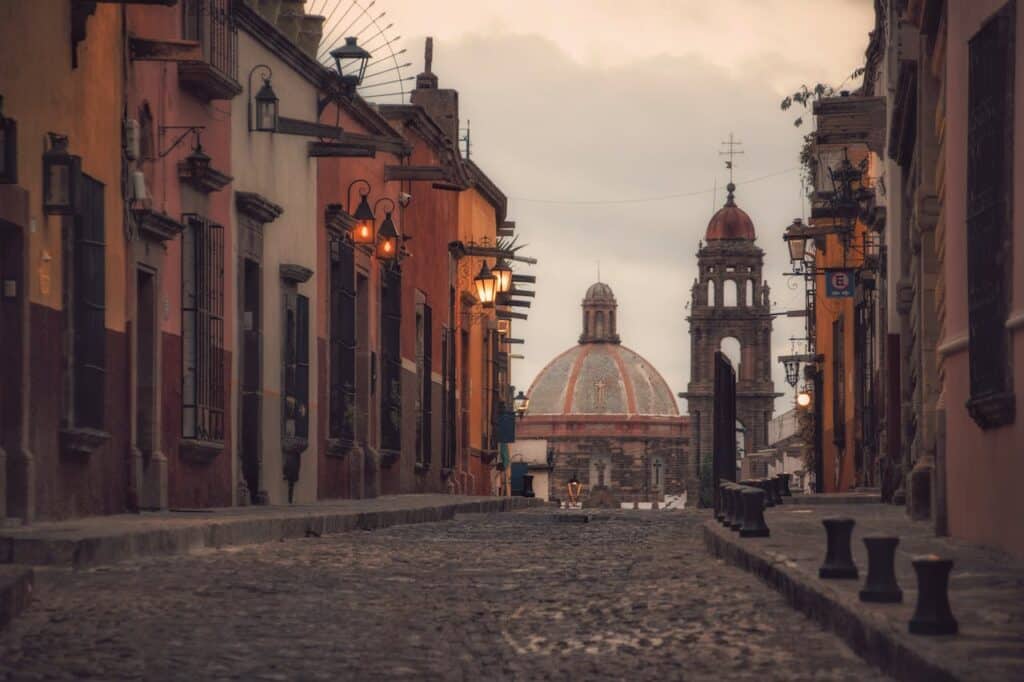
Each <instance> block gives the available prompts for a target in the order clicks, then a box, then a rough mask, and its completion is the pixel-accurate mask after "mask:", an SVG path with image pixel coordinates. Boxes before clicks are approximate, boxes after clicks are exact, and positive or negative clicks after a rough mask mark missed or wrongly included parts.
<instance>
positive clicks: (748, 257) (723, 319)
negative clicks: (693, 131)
mask: <svg viewBox="0 0 1024 682" xmlns="http://www.w3.org/2000/svg"><path fill="white" fill-rule="evenodd" d="M735 189H736V187H735V185H733V184H732V183H730V184H729V185H728V191H729V194H728V198H727V199H726V202H725V206H723V207H722V208H721V209H719V210H718V212H716V213H715V214H714V216H712V218H711V221H710V222H709V223H708V227H707V231H706V233H705V235H704V243H702V244H701V246H700V249H699V250H698V252H697V264H698V268H699V275H698V277H697V279H696V280H695V281H694V283H693V288H692V290H691V303H690V315H689V316H688V317H687V318H686V319H687V321H688V322H689V324H690V383H689V386H688V387H687V391H686V393H684V394H682V397H684V398H686V400H687V405H688V412H689V415H690V421H691V425H692V427H691V428H692V442H693V448H692V451H693V452H694V453H695V456H694V457H693V458H692V462H691V463H690V464H691V468H690V469H689V470H688V472H687V479H688V480H687V484H688V487H689V488H690V489H691V490H696V489H697V481H699V480H700V476H701V471H702V468H704V467H708V468H709V467H710V464H711V457H712V442H711V441H712V429H713V424H714V421H713V411H714V380H715V377H714V358H715V351H718V350H732V352H733V355H734V356H735V355H736V353H735V349H736V347H737V345H738V349H739V352H738V358H735V357H734V358H733V364H734V367H733V368H734V369H735V370H737V373H736V378H737V382H736V419H737V422H738V424H737V433H738V445H741V446H742V451H743V452H747V453H753V452H756V451H758V450H761V449H763V448H765V447H767V445H768V425H769V424H770V423H771V420H772V414H773V412H774V402H775V397H776V395H778V394H777V393H775V389H774V386H773V384H772V376H771V374H772V372H771V369H772V365H771V362H772V357H771V336H772V316H771V300H770V290H769V287H768V284H767V282H765V281H764V279H763V278H762V267H763V265H764V251H762V250H761V249H760V248H759V247H758V246H757V245H756V244H755V240H756V238H757V235H756V233H755V231H754V223H753V221H751V219H750V216H748V215H747V214H746V212H744V211H743V210H742V209H741V208H739V206H737V205H736V199H735V195H734V192H735ZM730 339H731V340H732V341H731V342H729V341H727V340H730ZM728 346H731V349H729V348H728ZM736 359H738V360H739V362H738V363H736ZM737 364H738V367H737V366H736V365H737ZM740 434H741V435H740ZM740 437H741V438H742V440H741V441H740V440H739V438H740ZM705 475H706V474H705ZM708 483H710V481H709V482H708Z"/></svg>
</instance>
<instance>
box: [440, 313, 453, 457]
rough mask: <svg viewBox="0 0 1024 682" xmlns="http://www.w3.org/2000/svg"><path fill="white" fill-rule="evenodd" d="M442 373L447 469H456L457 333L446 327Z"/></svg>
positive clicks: (442, 353)
mask: <svg viewBox="0 0 1024 682" xmlns="http://www.w3.org/2000/svg"><path fill="white" fill-rule="evenodd" d="M441 365H442V367H441V373H442V374H443V375H444V404H443V405H442V407H441V409H442V410H443V411H444V415H443V417H442V423H443V424H444V460H443V462H442V464H441V466H442V467H444V468H446V469H454V468H455V332H454V330H452V329H450V328H448V327H445V328H444V330H443V334H442V336H441Z"/></svg>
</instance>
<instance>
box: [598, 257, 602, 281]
mask: <svg viewBox="0 0 1024 682" xmlns="http://www.w3.org/2000/svg"><path fill="white" fill-rule="evenodd" d="M597 281H598V282H600V281H601V261H597Z"/></svg>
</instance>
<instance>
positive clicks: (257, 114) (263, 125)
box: [249, 64, 279, 133]
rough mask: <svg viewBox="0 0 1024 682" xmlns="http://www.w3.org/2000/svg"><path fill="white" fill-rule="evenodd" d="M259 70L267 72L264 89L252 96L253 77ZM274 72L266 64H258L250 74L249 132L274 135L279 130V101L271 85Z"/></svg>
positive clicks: (264, 77)
mask: <svg viewBox="0 0 1024 682" xmlns="http://www.w3.org/2000/svg"><path fill="white" fill-rule="evenodd" d="M257 69H263V70H264V71H266V74H267V75H265V76H263V87H261V88H260V91H259V92H257V93H256V96H255V97H253V96H252V76H253V74H254V73H256V70H257ZM273 75H274V72H273V71H271V70H270V67H269V66H267V65H266V64H257V65H256V66H254V67H252V71H250V72H249V97H250V100H249V130H250V131H253V130H258V131H260V132H264V133H272V132H274V131H276V130H277V120H278V103H279V101H278V99H277V95H276V94H275V93H274V88H273V87H272V86H271V85H270V79H271V78H272V77H273Z"/></svg>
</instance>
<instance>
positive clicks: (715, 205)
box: [711, 178, 718, 213]
mask: <svg viewBox="0 0 1024 682" xmlns="http://www.w3.org/2000/svg"><path fill="white" fill-rule="evenodd" d="M717 210H718V178H715V188H714V189H713V190H711V212H712V213H714V212H715V211H717Z"/></svg>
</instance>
